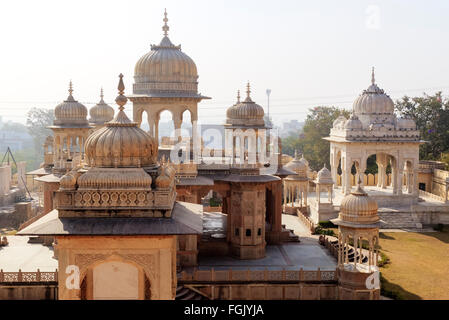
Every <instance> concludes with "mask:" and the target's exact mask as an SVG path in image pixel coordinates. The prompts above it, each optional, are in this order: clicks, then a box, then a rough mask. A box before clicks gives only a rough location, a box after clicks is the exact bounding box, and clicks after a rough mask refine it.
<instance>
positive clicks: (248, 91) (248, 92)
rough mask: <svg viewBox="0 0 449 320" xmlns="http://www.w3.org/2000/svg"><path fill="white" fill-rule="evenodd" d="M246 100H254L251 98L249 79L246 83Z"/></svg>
mask: <svg viewBox="0 0 449 320" xmlns="http://www.w3.org/2000/svg"><path fill="white" fill-rule="evenodd" d="M245 102H249V103H252V102H253V101H252V100H251V85H250V84H249V81H248V84H247V85H246V99H245Z"/></svg>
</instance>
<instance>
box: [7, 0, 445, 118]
mask: <svg viewBox="0 0 449 320" xmlns="http://www.w3.org/2000/svg"><path fill="white" fill-rule="evenodd" d="M164 8H167V11H168V18H169V23H168V24H169V26H170V32H169V37H170V39H171V40H172V42H173V43H175V44H181V45H182V50H183V51H184V52H185V53H187V54H188V55H189V56H190V57H191V58H192V59H193V60H194V61H195V62H196V65H197V67H198V72H199V91H200V92H201V93H202V94H203V95H207V96H210V97H212V100H209V101H205V102H202V103H201V104H200V105H199V110H200V112H199V118H200V120H202V121H203V122H206V123H211V122H212V123H213V122H214V123H222V122H223V121H224V117H225V110H226V108H227V107H229V106H230V105H232V104H234V102H235V100H236V91H237V89H240V90H242V91H244V90H245V84H246V82H247V81H248V80H250V81H251V84H252V91H253V100H255V101H256V102H257V103H259V104H261V105H262V106H264V107H266V100H267V99H266V94H265V90H266V89H267V88H271V89H272V94H271V107H270V112H271V114H272V117H273V119H274V121H275V122H277V123H279V122H280V121H285V120H289V119H298V120H303V119H304V117H305V115H306V113H307V110H308V108H310V107H313V106H316V105H336V106H342V107H350V106H351V105H352V101H353V100H354V99H355V98H356V97H357V95H358V94H359V93H360V92H361V91H362V90H363V89H365V88H366V87H368V85H369V83H370V77H371V75H370V72H371V66H375V67H376V79H377V83H378V85H379V86H380V87H381V88H383V89H385V90H386V92H387V93H389V94H390V95H391V96H392V97H393V98H398V97H401V96H402V95H404V94H408V95H419V94H421V93H422V92H423V91H426V92H428V93H433V92H435V91H436V90H443V91H444V92H445V93H447V92H448V91H449V54H448V53H449V41H448V39H449V19H447V17H448V14H449V1H443V0H442V1H437V0H434V1H412V0H402V1H400V0H385V1H375V0H373V1H362V0H351V1H349V0H347V1H345V0H342V1H335V0H328V1H324V0H322V1H310V0H308V1H298V0H291V1H290V0H277V1H273V0H271V1H265V0H238V1H237V0H226V1H224V0H223V1H222V0H208V1H199V0H191V1H181V0H171V1H170V0H169V1H156V0H146V1H137V0H136V1H132V0H127V1H123V0H122V1H111V0H108V1H96V0H90V1H82V0H77V1H63V0H58V1H50V0H39V1H23V0H15V1H4V2H2V6H1V11H2V17H1V19H0V34H1V47H0V48H1V50H0V58H1V59H0V71H1V74H0V115H1V116H2V117H3V119H4V120H13V121H19V122H25V115H26V112H27V110H28V109H29V108H31V107H42V108H54V107H55V106H56V104H57V103H59V102H60V101H62V100H64V99H65V98H66V97H67V87H68V82H69V80H70V79H72V81H73V83H74V89H75V91H74V96H75V98H76V99H78V100H79V101H81V102H83V103H85V105H86V106H87V107H91V106H92V105H93V103H95V102H97V101H98V99H99V92H100V87H101V86H103V87H104V90H105V99H106V100H107V101H108V102H110V103H111V105H113V106H114V107H116V105H115V104H112V101H113V100H114V99H115V97H116V95H117V90H116V87H117V82H118V77H117V76H118V74H119V73H123V74H124V75H125V78H124V79H125V85H126V93H128V94H130V93H131V91H132V83H133V71H134V65H135V63H136V62H137V60H138V59H139V58H140V57H141V56H142V55H143V54H145V53H146V52H148V51H149V50H150V44H157V43H159V42H160V40H161V38H162V30H161V27H162V24H163V22H162V19H163V10H164ZM126 107H127V112H128V113H129V114H131V110H132V106H131V103H129V104H128V105H127V106H126Z"/></svg>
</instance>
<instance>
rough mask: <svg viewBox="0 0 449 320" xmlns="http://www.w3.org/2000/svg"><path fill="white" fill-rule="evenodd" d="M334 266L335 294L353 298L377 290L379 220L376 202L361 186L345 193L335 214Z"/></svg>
mask: <svg viewBox="0 0 449 320" xmlns="http://www.w3.org/2000/svg"><path fill="white" fill-rule="evenodd" d="M331 221H332V223H334V224H335V225H338V268H339V274H340V276H339V284H340V287H339V295H340V296H341V297H342V298H343V299H354V296H356V295H357V294H358V292H357V291H358V290H360V293H362V292H364V293H365V294H366V293H368V294H369V295H370V298H371V299H372V298H373V296H374V297H377V298H378V296H379V294H380V286H379V273H378V268H377V262H378V258H379V253H378V248H379V228H380V226H381V225H382V221H381V220H380V218H379V214H378V205H377V202H376V201H375V200H374V199H373V198H372V197H370V196H369V195H368V194H367V193H366V192H365V190H363V188H362V186H361V181H360V180H359V182H358V184H357V188H356V190H355V191H352V192H351V193H350V194H349V195H347V196H345V197H344V198H343V200H342V202H341V205H340V213H339V215H338V218H336V219H332V220H331Z"/></svg>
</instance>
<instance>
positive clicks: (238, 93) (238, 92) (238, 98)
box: [237, 90, 240, 103]
mask: <svg viewBox="0 0 449 320" xmlns="http://www.w3.org/2000/svg"><path fill="white" fill-rule="evenodd" d="M237 103H240V90H237Z"/></svg>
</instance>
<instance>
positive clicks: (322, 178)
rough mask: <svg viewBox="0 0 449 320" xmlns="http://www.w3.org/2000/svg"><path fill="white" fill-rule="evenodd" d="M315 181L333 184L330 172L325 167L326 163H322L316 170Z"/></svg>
mask: <svg viewBox="0 0 449 320" xmlns="http://www.w3.org/2000/svg"><path fill="white" fill-rule="evenodd" d="M316 182H317V183H319V184H333V183H334V181H333V180H332V174H331V172H330V171H329V169H328V168H326V165H324V167H323V169H321V170H320V171H318V174H317V177H316Z"/></svg>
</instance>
